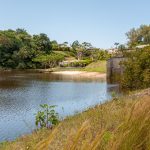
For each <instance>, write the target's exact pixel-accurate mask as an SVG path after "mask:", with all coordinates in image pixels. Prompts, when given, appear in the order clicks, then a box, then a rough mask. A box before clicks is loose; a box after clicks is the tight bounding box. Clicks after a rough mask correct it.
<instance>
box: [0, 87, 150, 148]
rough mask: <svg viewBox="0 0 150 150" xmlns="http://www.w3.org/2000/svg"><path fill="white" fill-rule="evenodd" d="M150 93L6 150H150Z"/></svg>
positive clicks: (67, 121)
mask: <svg viewBox="0 0 150 150" xmlns="http://www.w3.org/2000/svg"><path fill="white" fill-rule="evenodd" d="M149 99H150V89H147V90H144V91H142V92H141V91H140V92H138V93H135V94H132V95H129V96H123V97H120V98H117V97H114V98H113V100H111V101H108V102H105V103H104V104H101V105H97V106H95V107H94V108H90V109H88V110H86V111H84V112H82V113H80V114H77V115H75V116H72V117H68V118H66V119H65V120H63V121H62V122H61V123H60V124H59V125H58V126H56V127H55V128H54V129H53V130H49V129H42V130H39V131H37V132H34V133H33V134H31V135H26V136H23V137H21V138H19V139H17V140H15V141H13V142H4V143H1V144H0V149H3V150H10V149H13V150H18V149H22V150H26V149H29V150H34V149H36V150H38V149H39V150H44V149H51V150H54V149H56V150H61V149H63V150H68V149H69V150H75V149H79V150H94V149H98V150H120V149H121V150H132V149H135V150H149V149H150V101H149Z"/></svg>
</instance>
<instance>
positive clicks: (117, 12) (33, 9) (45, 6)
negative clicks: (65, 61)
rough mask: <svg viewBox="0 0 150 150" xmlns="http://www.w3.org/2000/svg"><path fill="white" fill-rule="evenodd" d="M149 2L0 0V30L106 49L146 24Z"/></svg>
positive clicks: (133, 0)
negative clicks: (26, 32)
mask: <svg viewBox="0 0 150 150" xmlns="http://www.w3.org/2000/svg"><path fill="white" fill-rule="evenodd" d="M149 8H150V0H0V30H7V29H14V30H15V29H17V28H23V29H25V30H27V31H28V32H29V33H30V34H39V33H45V34H47V35H48V36H49V38H50V40H57V41H58V42H59V43H63V42H65V41H68V42H69V43H72V42H73V41H75V40H78V41H80V42H84V41H86V42H90V43H91V44H92V45H93V46H95V47H99V48H110V47H113V46H114V43H115V42H119V43H121V44H124V43H126V42H127V38H126V35H125V33H126V32H127V31H129V30H130V29H131V28H133V27H135V28H137V27H139V26H140V25H141V24H147V25H148V24H150V9H149Z"/></svg>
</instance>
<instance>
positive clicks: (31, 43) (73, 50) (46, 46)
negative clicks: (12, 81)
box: [0, 29, 110, 69]
mask: <svg viewBox="0 0 150 150" xmlns="http://www.w3.org/2000/svg"><path fill="white" fill-rule="evenodd" d="M109 57H110V55H109V54H108V52H107V51H105V50H102V49H99V48H96V47H93V46H92V45H91V44H90V43H88V42H83V43H79V41H74V42H73V43H72V44H70V45H69V44H68V42H64V43H61V44H59V43H57V41H55V40H53V41H52V40H50V39H49V37H48V36H47V35H46V34H44V33H41V34H39V35H31V34H29V33H28V32H27V31H26V30H24V29H16V30H10V29H9V30H4V31H0V69H1V68H3V69H41V68H52V67H56V66H58V65H59V63H60V62H63V61H67V60H68V59H70V58H73V60H74V62H71V66H73V67H85V66H86V65H88V64H89V63H91V62H93V61H97V60H106V59H107V58H109ZM68 64H70V63H69V61H68ZM68 64H67V65H68Z"/></svg>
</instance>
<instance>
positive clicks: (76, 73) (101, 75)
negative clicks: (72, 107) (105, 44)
mask: <svg viewBox="0 0 150 150" xmlns="http://www.w3.org/2000/svg"><path fill="white" fill-rule="evenodd" d="M0 71H2V72H11V71H25V72H37V73H52V74H60V75H66V76H78V77H87V78H102V79H106V73H100V72H89V71H80V70H60V71H59V70H56V71H55V69H54V70H53V69H25V70H20V69H3V70H0Z"/></svg>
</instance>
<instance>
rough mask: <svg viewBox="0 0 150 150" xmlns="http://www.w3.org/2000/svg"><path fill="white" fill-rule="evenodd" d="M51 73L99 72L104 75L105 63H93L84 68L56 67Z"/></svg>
mask: <svg viewBox="0 0 150 150" xmlns="http://www.w3.org/2000/svg"><path fill="white" fill-rule="evenodd" d="M52 70H53V71H87V72H99V73H106V61H105V60H103V61H100V60H99V61H95V62H92V63H90V64H89V65H87V66H85V67H56V68H53V69H52Z"/></svg>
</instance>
